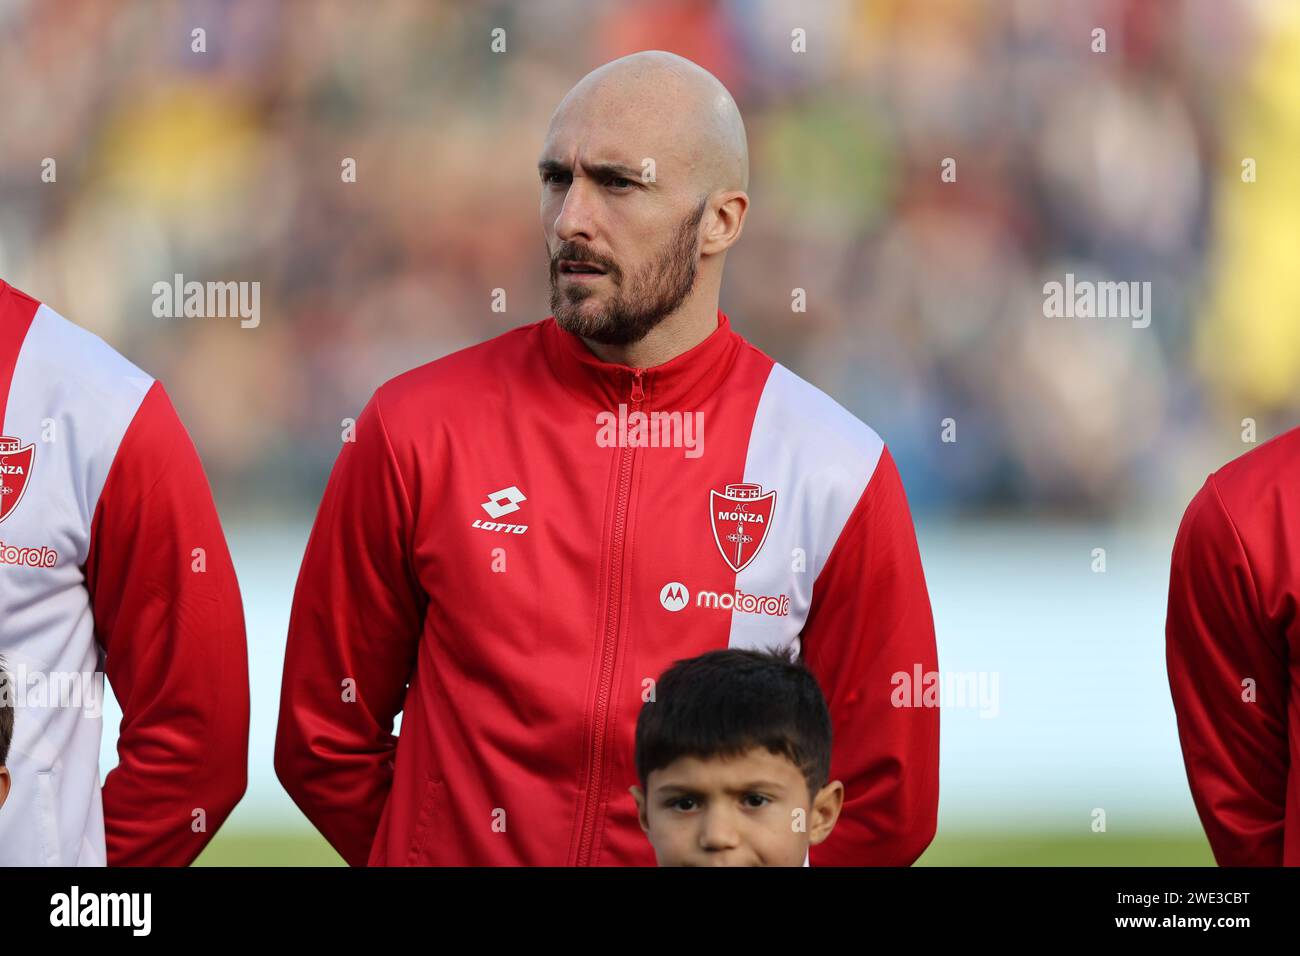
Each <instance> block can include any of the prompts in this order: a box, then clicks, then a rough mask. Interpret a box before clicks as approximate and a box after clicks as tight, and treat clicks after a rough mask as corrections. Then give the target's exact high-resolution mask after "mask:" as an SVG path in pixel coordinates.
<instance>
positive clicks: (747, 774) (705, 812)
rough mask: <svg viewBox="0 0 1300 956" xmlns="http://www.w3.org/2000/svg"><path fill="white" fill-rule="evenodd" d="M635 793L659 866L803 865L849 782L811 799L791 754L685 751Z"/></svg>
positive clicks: (829, 824) (827, 831)
mask: <svg viewBox="0 0 1300 956" xmlns="http://www.w3.org/2000/svg"><path fill="white" fill-rule="evenodd" d="M646 788H647V790H648V791H649V792H648V794H643V793H642V792H641V788H640V787H632V788H631V792H632V796H633V798H634V799H635V800H636V803H637V809H638V810H639V812H640V819H641V829H643V830H645V832H646V835H647V836H649V838H650V843H651V845H652V846H654V850H655V857H656V858H657V859H658V861H659V865H660V866H802V865H803V861H804V858H805V856H806V855H807V852H808V847H809V846H810V845H812V844H816V843H820V842H821V841H822V840H824V839H826V837H827V836H828V835H829V834H830V832H831V828H832V827H834V826H835V818H836V817H837V816H839V812H840V806H841V804H842V802H843V798H844V786H843V784H841V783H840V782H839V781H838V780H835V781H832V782H831V783H829V784H827V785H826V786H825V787H823V788H822V789H821V790H820V791H819V792H818V794H817V797H816V799H814V800H812V801H810V800H809V798H808V797H809V795H808V784H807V782H806V781H805V779H804V775H803V774H802V773H801V772H800V770H799V768H798V767H796V766H795V765H794V764H793V763H792V762H791V761H790V760H788V759H787V758H785V757H783V756H778V755H776V754H774V753H772V752H770V751H769V750H767V749H766V748H763V747H756V748H753V749H751V750H749V751H747V752H746V753H745V754H744V755H742V756H740V757H731V758H725V757H716V758H710V759H708V760H701V759H699V758H697V757H680V758H678V759H677V760H675V761H673V762H672V763H671V764H669V765H668V766H667V767H664V768H662V769H660V770H655V771H652V772H651V773H650V776H649V777H648V779H647V780H646Z"/></svg>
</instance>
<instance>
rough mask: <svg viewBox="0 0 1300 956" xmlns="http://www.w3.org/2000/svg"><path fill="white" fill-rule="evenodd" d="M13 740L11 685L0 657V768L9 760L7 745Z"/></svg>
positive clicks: (2, 659)
mask: <svg viewBox="0 0 1300 956" xmlns="http://www.w3.org/2000/svg"><path fill="white" fill-rule="evenodd" d="M13 739H14V701H13V683H12V682H11V681H10V679H9V673H8V672H7V671H6V670H5V659H4V658H3V657H0V767H3V766H4V765H5V761H7V760H8V759H9V744H10V742H11V741H12V740H13Z"/></svg>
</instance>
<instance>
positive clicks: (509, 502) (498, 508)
mask: <svg viewBox="0 0 1300 956" xmlns="http://www.w3.org/2000/svg"><path fill="white" fill-rule="evenodd" d="M527 500H528V497H527V496H526V495H525V494H524V493H523V492H522V491H520V490H519V489H518V488H516V487H515V486H514V485H511V486H510V487H509V488H502V489H501V490H500V491H494V492H492V494H490V495H488V500H487V501H485V502H484V503H483V510H484V511H486V512H487V513H488V517H490V518H500V517H502V516H504V515H508V514H510V513H511V512H514V511H518V510H519V502H521V501H527Z"/></svg>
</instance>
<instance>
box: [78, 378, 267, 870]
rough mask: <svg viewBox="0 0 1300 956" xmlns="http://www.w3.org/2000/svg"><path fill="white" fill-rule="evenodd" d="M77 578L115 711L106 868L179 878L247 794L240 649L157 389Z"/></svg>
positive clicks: (217, 550)
mask: <svg viewBox="0 0 1300 956" xmlns="http://www.w3.org/2000/svg"><path fill="white" fill-rule="evenodd" d="M197 549H202V551H201V552H199V551H198V550H197ZM85 575H86V588H87V590H88V591H89V592H90V598H91V610H92V613H93V615H94V620H95V635H96V637H97V639H98V640H99V643H100V644H101V645H102V646H103V648H104V652H105V658H104V671H105V673H106V674H107V676H108V682H109V685H110V686H111V687H112V688H113V693H114V695H115V696H116V697H117V700H118V702H119V703H120V704H121V706H122V726H121V730H120V733H119V736H118V743H117V752H118V765H117V766H116V767H114V768H113V770H112V771H110V772H109V774H108V777H107V779H105V781H104V787H103V802H104V831H105V841H106V844H107V853H108V864H109V865H110V866H186V865H188V864H190V863H191V862H193V860H194V858H195V857H196V856H198V855H199V851H201V850H202V849H203V847H204V846H205V845H206V844H207V842H208V840H209V839H211V837H212V835H213V834H214V833H215V832H216V831H217V828H218V827H220V826H221V824H222V822H223V821H224V820H225V819H226V817H227V816H228V815H229V814H230V811H231V810H232V809H234V806H235V804H236V803H238V802H239V798H240V797H241V796H243V793H244V789H245V786H246V784H247V780H248V647H247V644H246V643H245V637H244V610H243V605H242V603H241V601H240V596H239V585H238V582H237V581H236V580H235V569H234V566H233V565H232V564H231V561H230V553H229V551H228V550H227V548H226V541H225V537H224V536H223V535H222V532H221V525H220V522H219V521H218V519H217V511H216V507H215V506H214V505H213V502H212V493H211V492H210V491H209V489H208V482H207V478H206V476H205V475H204V474H203V467H202V465H201V464H200V463H199V456H198V453H197V452H196V451H195V449H194V444H193V442H191V441H190V438H189V435H188V434H186V432H185V427H184V426H183V425H182V424H181V422H180V419H179V418H178V417H177V415H176V411H175V409H173V408H172V404H171V402H170V400H169V399H168V398H167V393H166V392H165V391H164V390H163V387H162V385H161V384H159V383H158V382H155V383H154V384H153V386H152V387H151V388H150V390H149V392H148V394H147V395H146V396H145V398H144V401H143V402H142V403H141V405H140V408H139V409H138V410H137V411H136V414H135V418H134V419H133V420H132V422H131V424H130V426H129V427H128V428H127V430H126V434H125V435H124V436H123V437H122V442H121V444H120V446H119V447H118V451H117V455H116V457H115V458H114V460H113V464H112V467H111V468H110V469H109V472H108V478H107V480H106V481H105V483H104V489H103V492H102V493H101V495H100V498H99V503H98V504H97V505H96V508H95V515H94V518H93V520H92V523H91V533H90V553H89V556H88V558H87V560H86V566H85ZM196 811H202V813H201V814H199V813H196Z"/></svg>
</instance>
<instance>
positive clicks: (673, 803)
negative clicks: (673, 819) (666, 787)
mask: <svg viewBox="0 0 1300 956" xmlns="http://www.w3.org/2000/svg"><path fill="white" fill-rule="evenodd" d="M684 803H689V804H692V805H693V804H694V803H695V798H694V797H675V798H673V799H672V800H669V801H668V806H669V808H670V809H673V810H691V809H694V807H693V806H682V804H684Z"/></svg>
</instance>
